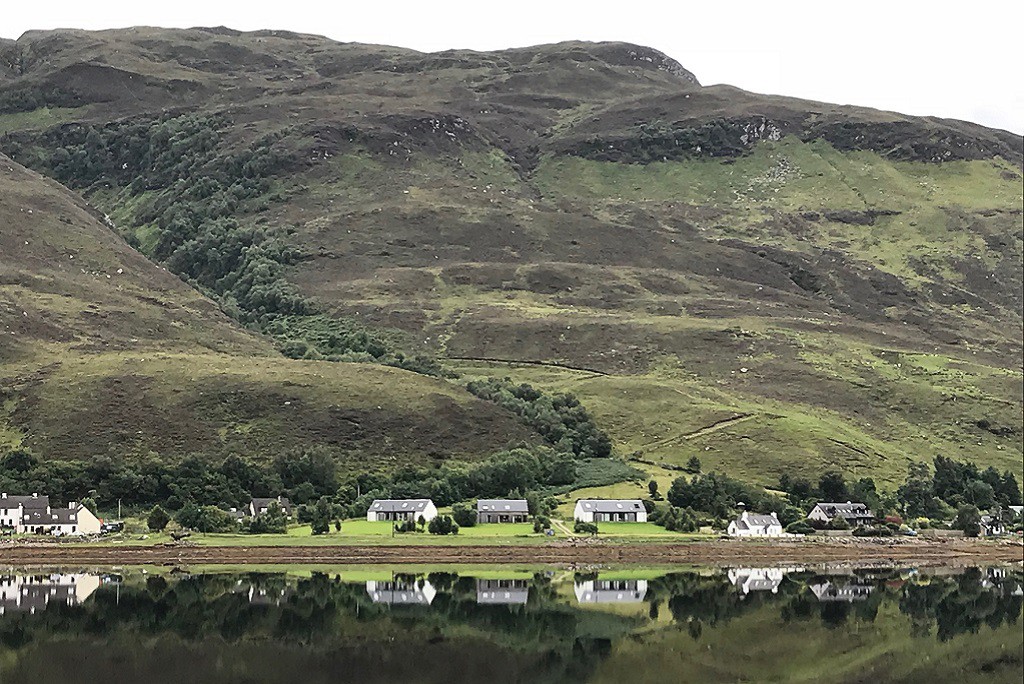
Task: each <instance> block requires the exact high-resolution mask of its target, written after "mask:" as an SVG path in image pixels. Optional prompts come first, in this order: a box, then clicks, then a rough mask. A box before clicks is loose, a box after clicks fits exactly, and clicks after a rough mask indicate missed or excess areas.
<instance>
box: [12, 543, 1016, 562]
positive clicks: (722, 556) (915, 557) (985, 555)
mask: <svg viewBox="0 0 1024 684" xmlns="http://www.w3.org/2000/svg"><path fill="white" fill-rule="evenodd" d="M1021 562H1024V546H1022V545H1021V543H1019V542H988V541H974V540H965V539H959V540H942V541H938V540H936V541H921V540H914V541H906V540H895V541H894V540H885V541H880V540H820V541H819V540H814V541H810V540H802V541H788V540H787V541H776V542H754V541H731V540H715V541H707V542H691V543H685V544H614V543H578V544H575V545H573V544H571V543H553V544H547V545H542V546H469V545H466V546H462V545H459V546H230V547H229V546H196V545H191V544H175V545H171V544H168V545H159V546H136V547H115V546H86V545H81V546H78V545H64V544H61V545H55V544H36V545H32V544H20V545H8V546H0V564H8V565H59V564H65V563H66V564H98V565H141V564H153V565H189V564H220V563H222V564H232V565H236V564H256V563H260V564H370V563H373V564H400V563H416V564H435V563H436V564H481V563H487V564H494V563H518V564H522V563H530V564H544V565H547V564H551V565H557V564H580V563H582V564H596V563H603V564H608V563H627V564H628V563H637V564H639V563H642V564H645V565H671V564H700V565H721V566H724V565H758V566H771V565H794V564H800V565H826V564H827V565H831V564H843V565H845V564H859V565H908V564H909V565H917V566H939V565H943V566H950V565H953V566H956V565H961V566H962V565H975V564H983V563H1021Z"/></svg>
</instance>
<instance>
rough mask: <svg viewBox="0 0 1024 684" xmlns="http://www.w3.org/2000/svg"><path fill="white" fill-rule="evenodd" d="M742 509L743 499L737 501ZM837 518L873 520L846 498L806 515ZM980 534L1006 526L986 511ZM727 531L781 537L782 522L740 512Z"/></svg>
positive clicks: (855, 522) (1021, 509) (1020, 509)
mask: <svg viewBox="0 0 1024 684" xmlns="http://www.w3.org/2000/svg"><path fill="white" fill-rule="evenodd" d="M739 506H740V507H741V508H742V507H743V504H742V502H741V503H740V504H739ZM1009 508H1010V510H1011V511H1012V512H1013V514H1014V515H1016V516H1020V515H1022V513H1024V506H1010V507H1009ZM836 518H843V519H844V520H846V523H847V526H848V527H849V528H850V529H853V528H855V527H857V526H859V525H871V524H872V523H874V522H875V514H874V513H873V512H872V511H871V509H870V508H868V507H867V505H866V504H862V503H856V502H853V501H847V502H846V503H835V502H821V503H818V504H815V506H814V508H812V509H811V511H810V512H809V513H808V514H807V519H808V520H809V521H812V522H814V523H819V524H824V525H828V524H829V523H831V522H832V521H833V520H834V519H836ZM980 527H981V534H982V535H983V536H986V537H989V536H995V535H1000V534H1005V533H1006V527H1005V526H1004V525H1003V523H1002V521H1001V520H1000V519H999V517H998V516H995V515H991V514H985V515H982V516H981V522H980ZM726 532H727V533H728V535H729V536H730V537H780V536H782V535H783V534H784V530H783V528H782V523H781V522H780V521H779V519H778V517H777V516H776V514H775V513H769V514H767V515H765V514H757V513H750V512H748V511H745V510H744V511H742V512H741V513H740V515H739V516H738V517H737V518H736V519H735V520H733V521H732V522H730V523H729V526H728V528H727V529H726Z"/></svg>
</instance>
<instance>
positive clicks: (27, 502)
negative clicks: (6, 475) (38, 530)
mask: <svg viewBox="0 0 1024 684" xmlns="http://www.w3.org/2000/svg"><path fill="white" fill-rule="evenodd" d="M49 505H50V497H48V496H12V495H10V494H0V508H6V509H11V508H17V507H18V506H24V507H25V508H26V509H29V508H44V509H45V508H47V507H49Z"/></svg>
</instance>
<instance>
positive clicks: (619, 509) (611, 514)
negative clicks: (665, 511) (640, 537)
mask: <svg viewBox="0 0 1024 684" xmlns="http://www.w3.org/2000/svg"><path fill="white" fill-rule="evenodd" d="M572 517H573V518H574V519H576V520H582V521H583V522H647V509H646V508H644V502H643V501H641V500H640V499H577V500H576V508H575V509H574V510H573V514H572Z"/></svg>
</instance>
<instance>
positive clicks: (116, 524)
mask: <svg viewBox="0 0 1024 684" xmlns="http://www.w3.org/2000/svg"><path fill="white" fill-rule="evenodd" d="M114 532H124V523H123V522H121V521H120V520H117V521H113V522H105V523H103V524H101V525H100V534H112V533H114Z"/></svg>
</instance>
